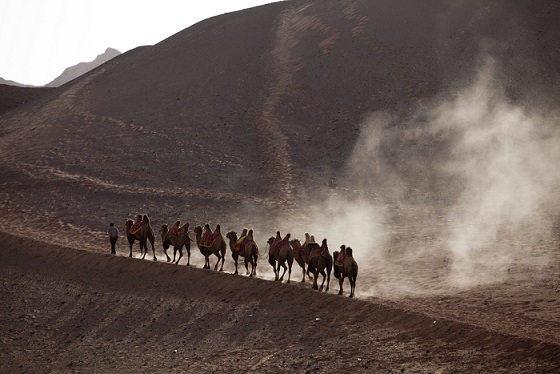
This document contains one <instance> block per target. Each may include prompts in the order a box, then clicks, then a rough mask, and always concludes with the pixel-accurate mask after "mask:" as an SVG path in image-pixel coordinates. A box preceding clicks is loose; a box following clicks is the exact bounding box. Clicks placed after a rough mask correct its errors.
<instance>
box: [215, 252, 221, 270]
mask: <svg viewBox="0 0 560 374" xmlns="http://www.w3.org/2000/svg"><path fill="white" fill-rule="evenodd" d="M216 256H218V261H216V265H215V266H214V271H216V270H218V264H219V263H220V255H219V254H218V255H216Z"/></svg>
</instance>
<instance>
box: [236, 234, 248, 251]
mask: <svg viewBox="0 0 560 374" xmlns="http://www.w3.org/2000/svg"><path fill="white" fill-rule="evenodd" d="M249 241H250V240H249V237H248V236H247V235H245V236H242V237H241V238H239V240H238V241H237V242H236V243H235V245H234V246H233V250H234V251H235V252H239V251H240V250H242V249H245V246H246V245H247V243H249Z"/></svg>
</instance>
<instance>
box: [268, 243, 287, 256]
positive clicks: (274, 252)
mask: <svg viewBox="0 0 560 374" xmlns="http://www.w3.org/2000/svg"><path fill="white" fill-rule="evenodd" d="M286 244H288V241H287V240H285V239H282V240H280V241H278V242H276V243H272V245H271V246H270V249H269V253H270V254H271V255H274V256H278V254H279V253H280V249H282V247H284V246H285V245H286Z"/></svg>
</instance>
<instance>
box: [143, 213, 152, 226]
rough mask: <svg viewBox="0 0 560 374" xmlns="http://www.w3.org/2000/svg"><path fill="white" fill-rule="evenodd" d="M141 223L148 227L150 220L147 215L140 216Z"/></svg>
mask: <svg viewBox="0 0 560 374" xmlns="http://www.w3.org/2000/svg"><path fill="white" fill-rule="evenodd" d="M142 222H144V223H145V224H147V225H149V224H150V219H149V218H148V215H147V214H144V215H143V216H142Z"/></svg>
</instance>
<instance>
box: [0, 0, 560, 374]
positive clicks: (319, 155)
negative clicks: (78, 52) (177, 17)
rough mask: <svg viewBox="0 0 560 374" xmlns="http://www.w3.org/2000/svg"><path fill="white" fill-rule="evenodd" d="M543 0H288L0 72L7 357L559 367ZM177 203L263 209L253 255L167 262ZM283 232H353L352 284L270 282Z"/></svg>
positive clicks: (241, 223) (558, 216)
mask: <svg viewBox="0 0 560 374" xmlns="http://www.w3.org/2000/svg"><path fill="white" fill-rule="evenodd" d="M558 14H560V5H558V3H557V2H555V1H545V0H543V1H532V2H525V1H509V0H507V1H506V0H499V1H492V2H487V1H469V2H447V1H438V0H431V1H425V2H417V1H413V0H399V1H393V0H391V1H388V0H376V1H369V0H368V1H366V0H345V1H331V0H321V1H307V0H305V1H304V0H301V1H300V0H298V1H283V2H277V3H272V4H268V5H266V6H262V7H256V8H251V9H247V10H244V11H240V12H233V13H228V14H225V15H221V16H218V17H213V18H210V19H208V20H205V21H202V22H200V23H198V24H196V25H193V26H192V27H189V28H187V29H185V30H183V31H181V32H179V33H177V34H175V35H172V36H170V37H169V38H168V39H165V40H163V41H161V42H160V43H158V44H156V45H153V46H141V47H138V48H137V49H134V50H132V51H128V52H126V53H123V54H122V55H120V56H118V57H116V58H114V59H112V60H110V61H109V62H107V63H105V64H103V65H101V66H100V67H98V68H96V69H94V70H92V71H90V72H88V73H87V74H85V75H83V76H81V77H79V78H77V79H75V80H73V81H71V82H69V83H67V84H65V85H63V86H60V87H57V88H53V89H42V88H18V87H8V86H4V85H0V239H1V240H0V243H1V244H0V251H1V252H0V254H1V255H2V260H1V261H0V280H1V283H0V293H1V299H0V300H2V303H1V304H0V372H2V373H43V372H45V373H46V372H48V373H72V372H76V373H139V372H156V373H170V372H197V373H198V372H202V373H206V372H208V373H210V372H213V373H222V372H224V373H234V372H235V373H237V372H243V373H285V372H297V373H314V372H319V373H330V372H348V373H556V372H560V270H559V269H560V203H559V202H560V195H559V194H558V191H559V189H558V187H559V186H560V170H559V167H558V161H557V160H559V159H560V147H558V144H560V127H559V123H560V115H559V112H558V107H560V85H559V84H558V82H559V81H560V49H559V48H558V43H557V41H558V38H560V24H559V22H558V17H557V15H558ZM136 214H147V215H148V216H149V217H150V222H151V226H152V228H153V230H154V233H155V247H154V252H155V255H156V259H157V261H153V259H152V248H151V247H150V248H149V250H148V253H147V255H146V257H145V258H142V257H141V254H140V251H139V248H138V243H137V242H136V243H134V245H133V250H132V256H131V257H129V251H130V249H129V246H128V243H127V242H126V239H125V228H124V224H125V220H126V219H128V218H134V217H135V216H136ZM176 220H180V221H181V222H182V223H185V222H189V224H190V230H191V231H190V235H191V238H193V239H194V237H193V236H192V230H193V229H194V227H195V226H197V225H204V224H206V223H209V224H210V226H211V227H212V228H214V227H215V226H216V225H217V224H220V226H221V231H222V233H223V234H225V233H227V232H228V231H230V230H235V231H237V232H241V230H242V229H243V228H253V229H254V230H255V241H256V242H257V244H258V246H259V253H260V256H259V259H258V266H257V275H256V277H254V278H251V277H248V276H247V275H245V273H244V271H243V270H244V269H243V266H242V265H241V267H240V269H241V270H242V271H241V273H240V274H237V275H236V274H233V272H234V262H233V259H232V256H231V250H230V249H229V248H228V249H227V252H226V256H225V264H224V271H222V272H219V271H214V270H213V269H210V270H206V269H203V268H202V267H203V263H204V259H203V256H202V255H201V253H200V251H199V250H198V248H197V247H196V243H194V242H193V244H192V246H191V263H190V266H186V262H187V260H186V257H183V258H182V259H181V261H180V262H179V263H178V264H173V263H169V262H167V261H166V257H165V255H164V252H163V246H162V240H161V237H160V235H159V229H160V227H161V225H163V224H169V225H171V224H173V223H174V222H175V221H176ZM109 222H114V223H115V225H116V226H117V227H118V228H119V230H120V232H121V237H120V239H119V241H118V243H117V253H116V255H111V254H110V246H109V241H108V237H107V234H106V229H107V226H108V224H109ZM277 231H280V232H281V234H282V236H284V235H286V234H288V233H289V234H290V235H291V238H297V239H300V240H302V239H303V238H304V234H305V233H311V234H312V235H314V236H315V238H316V240H317V242H321V241H322V240H323V239H327V240H328V246H329V251H330V253H332V252H334V251H336V250H338V249H339V247H340V246H341V245H346V246H351V247H352V248H353V250H354V256H355V259H356V261H357V263H358V264H359V273H358V279H357V287H356V297H355V298H349V297H348V296H349V284H348V281H346V283H345V284H344V292H343V295H338V293H339V284H338V281H337V280H336V279H335V278H334V276H332V275H331V277H330V284H329V289H328V291H327V290H322V291H318V290H313V289H312V288H311V280H310V279H308V278H307V279H305V281H304V282H302V275H303V274H302V269H301V268H300V267H299V265H297V264H296V263H294V265H293V268H292V272H291V274H290V275H289V276H290V282H289V283H288V282H287V280H288V278H287V277H288V275H286V276H285V277H284V279H283V281H275V280H274V274H273V271H272V268H271V266H270V265H269V264H268V261H267V260H268V247H267V239H268V238H269V237H271V236H274V235H275V234H276V232H277ZM168 253H170V254H171V255H172V250H171V252H169V251H168ZM216 260H217V258H216V257H214V256H211V257H210V261H211V265H212V267H213V266H214V264H215V263H216Z"/></svg>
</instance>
